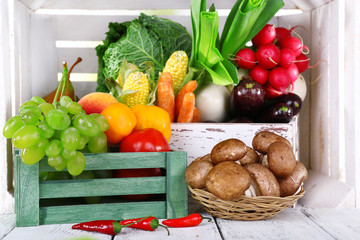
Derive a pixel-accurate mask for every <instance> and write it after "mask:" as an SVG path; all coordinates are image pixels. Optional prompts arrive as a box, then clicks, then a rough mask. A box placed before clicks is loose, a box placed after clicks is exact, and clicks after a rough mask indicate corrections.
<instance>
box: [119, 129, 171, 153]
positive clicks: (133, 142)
mask: <svg viewBox="0 0 360 240" xmlns="http://www.w3.org/2000/svg"><path fill="white" fill-rule="evenodd" d="M168 151H170V146H169V143H168V141H167V140H166V138H165V137H164V135H163V134H162V133H161V132H160V131H159V130H156V129H154V128H145V129H142V130H138V131H134V132H133V133H131V134H130V135H128V136H126V137H125V138H124V139H123V140H122V141H121V143H120V152H168Z"/></svg>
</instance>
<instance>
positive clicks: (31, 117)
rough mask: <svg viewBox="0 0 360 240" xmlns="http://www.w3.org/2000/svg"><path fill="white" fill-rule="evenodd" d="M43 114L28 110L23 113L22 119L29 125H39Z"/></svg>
mask: <svg viewBox="0 0 360 240" xmlns="http://www.w3.org/2000/svg"><path fill="white" fill-rule="evenodd" d="M41 116H42V115H41V114H40V115H38V114H37V113H35V112H31V111H27V112H24V113H23V114H22V115H21V120H22V121H23V122H24V123H25V124H27V125H37V124H38V123H39V120H40V117H41Z"/></svg>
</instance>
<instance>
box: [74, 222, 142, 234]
mask: <svg viewBox="0 0 360 240" xmlns="http://www.w3.org/2000/svg"><path fill="white" fill-rule="evenodd" d="M141 219H146V218H139V219H138V220H139V221H140V220H141ZM133 224H136V221H134V222H132V223H128V224H121V223H119V222H117V221H115V220H95V221H90V222H82V223H79V224H75V225H73V226H72V227H71V228H72V229H80V230H84V231H88V232H99V233H105V234H109V235H116V234H118V233H119V232H121V230H122V229H123V228H124V227H130V226H131V225H133Z"/></svg>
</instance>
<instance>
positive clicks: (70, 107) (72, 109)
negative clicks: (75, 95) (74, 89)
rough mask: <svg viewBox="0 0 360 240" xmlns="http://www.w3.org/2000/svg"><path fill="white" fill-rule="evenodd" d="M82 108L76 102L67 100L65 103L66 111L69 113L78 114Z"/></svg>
mask: <svg viewBox="0 0 360 240" xmlns="http://www.w3.org/2000/svg"><path fill="white" fill-rule="evenodd" d="M81 110H82V108H81V105H80V104H79V103H77V102H69V103H68V104H67V105H66V111H67V112H68V113H71V114H79V113H80V112H81Z"/></svg>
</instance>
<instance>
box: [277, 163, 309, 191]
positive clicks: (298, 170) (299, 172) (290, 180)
mask: <svg viewBox="0 0 360 240" xmlns="http://www.w3.org/2000/svg"><path fill="white" fill-rule="evenodd" d="M307 177H308V171H307V169H306V167H305V166H304V164H302V163H301V162H299V161H297V162H296V167H295V170H294V171H293V172H292V173H291V175H289V176H287V177H286V178H278V182H279V186H280V196H281V197H286V196H291V195H294V194H295V193H296V192H297V190H298V189H299V188H300V187H301V184H302V183H303V182H304V181H305V180H306V179H307Z"/></svg>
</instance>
